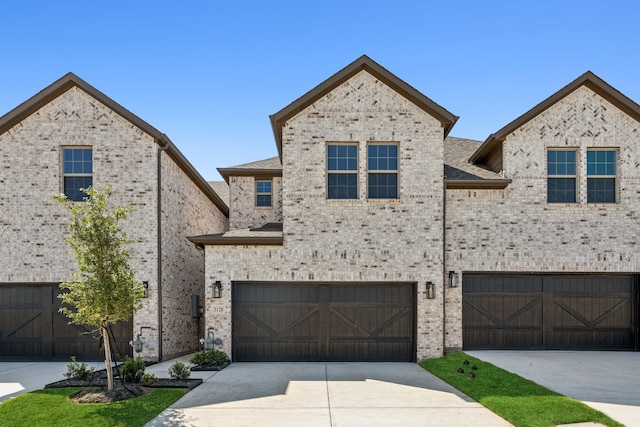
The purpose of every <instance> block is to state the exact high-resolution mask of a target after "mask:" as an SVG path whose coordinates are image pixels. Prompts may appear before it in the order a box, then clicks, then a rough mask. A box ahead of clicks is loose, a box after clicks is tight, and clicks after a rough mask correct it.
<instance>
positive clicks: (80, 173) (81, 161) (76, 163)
mask: <svg viewBox="0 0 640 427" xmlns="http://www.w3.org/2000/svg"><path fill="white" fill-rule="evenodd" d="M62 180H63V186H64V189H63V191H64V194H65V195H66V196H67V198H68V199H69V200H72V201H74V202H81V201H83V200H84V199H85V197H87V194H86V193H85V192H84V191H82V189H85V188H88V187H91V186H92V185H93V151H92V149H91V148H63V150H62Z"/></svg>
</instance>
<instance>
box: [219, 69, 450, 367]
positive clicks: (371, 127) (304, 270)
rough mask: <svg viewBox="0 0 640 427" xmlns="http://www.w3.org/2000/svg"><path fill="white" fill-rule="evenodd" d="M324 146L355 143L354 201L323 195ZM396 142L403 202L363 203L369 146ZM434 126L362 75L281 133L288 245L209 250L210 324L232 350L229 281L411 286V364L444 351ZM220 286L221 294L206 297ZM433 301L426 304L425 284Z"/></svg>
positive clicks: (437, 129)
mask: <svg viewBox="0 0 640 427" xmlns="http://www.w3.org/2000/svg"><path fill="white" fill-rule="evenodd" d="M328 141H330V142H331V141H337V142H340V141H344V142H351V141H354V142H356V141H357V142H358V143H359V146H360V150H359V165H360V172H359V184H360V198H359V199H358V200H354V201H344V200H342V201H335V200H327V199H326V172H325V168H326V165H325V156H326V148H325V146H326V143H327V142H328ZM368 141H377V142H379V141H387V142H397V143H399V147H400V149H399V162H400V174H399V182H400V185H399V187H400V199H399V200H391V201H383V200H378V201H374V200H372V201H368V200H367V199H366V182H367V181H366V144H367V142H368ZM442 141H443V130H442V128H441V125H440V123H439V122H438V121H437V120H435V119H434V118H432V117H431V116H429V115H427V114H426V113H425V112H424V111H422V110H420V109H419V108H417V107H416V106H415V105H414V104H412V103H410V102H408V101H407V100H406V99H405V98H403V97H402V96H400V95H399V94H397V93H396V92H394V91H393V90H391V89H390V88H389V87H387V86H385V85H384V84H383V83H381V82H380V81H378V80H376V79H375V78H373V77H372V76H371V75H369V74H368V73H366V72H364V71H363V72H361V73H359V74H357V75H356V76H354V77H353V78H351V79H350V80H349V81H347V82H345V83H344V84H342V85H341V86H340V87H338V88H336V89H335V90H334V91H332V92H331V93H330V94H328V95H326V96H325V97H323V98H321V99H320V100H318V101H317V102H316V103H314V104H313V105H311V106H309V107H308V108H307V109H305V110H304V111H302V112H301V113H299V114H298V115H297V116H296V117H294V118H293V119H291V120H290V121H289V122H287V123H286V124H285V126H284V129H283V147H282V150H283V217H284V233H285V243H284V246H283V247H281V248H278V247H252V246H240V247H227V246H208V247H207V249H206V282H207V283H206V285H207V292H208V294H207V296H208V298H207V325H210V326H214V327H215V328H216V335H217V336H221V337H222V338H223V340H224V348H225V349H226V350H227V351H231V299H230V284H231V281H241V280H256V281H260V280H269V281H295V282H306V281H330V282H334V281H336V282H340V281H358V282H360V281H362V282H367V281H380V282H395V281H403V282H407V281H409V282H416V283H418V287H417V289H418V291H417V292H418V295H417V310H418V324H417V358H418V359H422V358H424V357H432V356H437V355H440V354H442V351H443V348H442V344H443V339H442V261H443V246H442V191H443V190H442V179H443V176H442V174H443V172H442V170H443V169H442V162H443V142H442ZM215 280H221V281H222V283H223V286H224V290H223V298H222V299H220V300H213V299H211V298H210V297H211V293H210V292H211V290H210V286H211V285H212V284H213V282H214V281H215ZM427 281H432V282H434V283H436V286H437V290H438V296H437V299H435V300H427V299H425V295H424V292H425V282H427Z"/></svg>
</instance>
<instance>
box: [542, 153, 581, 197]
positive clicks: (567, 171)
mask: <svg viewBox="0 0 640 427" xmlns="http://www.w3.org/2000/svg"><path fill="white" fill-rule="evenodd" d="M547 201H548V202H549V203H576V150H555V149H553V150H551V149H550V150H548V151H547Z"/></svg>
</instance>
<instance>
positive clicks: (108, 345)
mask: <svg viewBox="0 0 640 427" xmlns="http://www.w3.org/2000/svg"><path fill="white" fill-rule="evenodd" d="M100 329H101V331H102V342H103V343H104V356H105V359H104V364H105V365H106V368H107V390H113V369H112V367H111V343H110V342H109V333H108V332H107V328H105V327H102V328H100Z"/></svg>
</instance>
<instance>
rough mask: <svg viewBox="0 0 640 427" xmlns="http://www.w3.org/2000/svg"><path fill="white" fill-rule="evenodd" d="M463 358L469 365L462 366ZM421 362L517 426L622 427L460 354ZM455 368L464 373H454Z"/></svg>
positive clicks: (553, 394) (579, 405) (594, 411)
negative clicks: (584, 426) (597, 426)
mask: <svg viewBox="0 0 640 427" xmlns="http://www.w3.org/2000/svg"><path fill="white" fill-rule="evenodd" d="M465 359H466V360H468V361H469V362H470V364H469V365H463V363H462V362H463V361H464V360H465ZM421 365H422V367H423V368H425V369H426V370H427V371H429V372H431V373H432V374H434V375H436V376H437V377H439V378H441V379H442V380H444V381H445V382H447V383H449V384H451V385H452V386H454V387H455V388H457V389H458V390H460V391H461V392H463V393H464V394H466V395H467V396H469V397H471V398H472V399H474V400H476V401H478V402H480V403H481V404H482V405H484V406H486V407H487V408H489V409H490V410H492V411H493V412H495V413H496V414H498V415H500V416H501V417H502V418H504V419H505V420H507V421H509V422H510V423H512V424H513V425H515V426H517V427H552V426H556V425H558V424H571V423H579V422H589V421H591V422H597V423H601V424H604V425H606V426H610V427H624V425H622V424H620V423H618V422H616V421H614V420H612V419H611V418H609V417H608V416H606V415H605V414H603V413H602V412H600V411H596V410H595V409H593V408H590V407H589V406H587V405H585V404H584V403H582V402H578V401H576V400H573V399H571V398H568V397H566V396H562V395H560V394H558V393H555V392H553V391H551V390H548V389H546V388H544V387H542V386H540V385H538V384H536V383H534V382H532V381H529V380H527V379H524V378H522V377H520V376H518V375H515V374H512V373H510V372H507V371H505V370H503V369H500V368H498V367H495V366H493V365H491V364H490V363H486V362H483V361H481V360H478V359H475V358H473V357H470V356H468V355H466V354H464V353H452V354H449V355H446V356H444V357H441V358H438V359H431V360H426V361H424V362H422V364H421ZM473 365H475V366H477V367H478V370H477V371H472V370H471V366H473ZM458 368H463V369H464V371H465V372H464V373H463V374H461V373H458V372H457V370H458ZM470 372H474V373H475V374H476V377H475V378H473V379H470V378H469V376H468V374H469V373H470Z"/></svg>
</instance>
